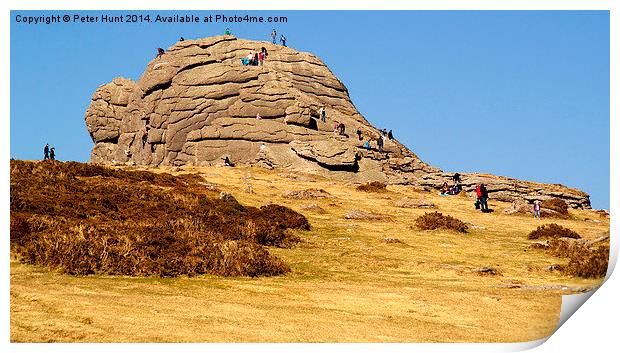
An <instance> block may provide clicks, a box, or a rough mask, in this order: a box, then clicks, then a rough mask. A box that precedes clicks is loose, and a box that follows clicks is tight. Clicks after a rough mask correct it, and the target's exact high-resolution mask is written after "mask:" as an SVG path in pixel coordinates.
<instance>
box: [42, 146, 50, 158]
mask: <svg viewBox="0 0 620 353" xmlns="http://www.w3.org/2000/svg"><path fill="white" fill-rule="evenodd" d="M48 159H50V145H49V143H46V144H45V147H43V160H44V161H46V160H48Z"/></svg>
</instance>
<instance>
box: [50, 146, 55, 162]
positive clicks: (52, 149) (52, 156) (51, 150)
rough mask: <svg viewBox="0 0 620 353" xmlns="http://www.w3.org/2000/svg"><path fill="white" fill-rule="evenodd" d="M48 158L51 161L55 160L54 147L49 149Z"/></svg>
mask: <svg viewBox="0 0 620 353" xmlns="http://www.w3.org/2000/svg"><path fill="white" fill-rule="evenodd" d="M50 160H52V161H55V160H56V149H55V148H54V147H52V148H51V149H50Z"/></svg>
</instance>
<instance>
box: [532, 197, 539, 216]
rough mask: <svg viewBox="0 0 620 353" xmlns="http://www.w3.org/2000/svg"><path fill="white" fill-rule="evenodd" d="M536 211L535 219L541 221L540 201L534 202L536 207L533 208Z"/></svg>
mask: <svg viewBox="0 0 620 353" xmlns="http://www.w3.org/2000/svg"><path fill="white" fill-rule="evenodd" d="M532 209H533V211H534V218H538V219H540V201H538V200H536V201H534V206H533V207H532Z"/></svg>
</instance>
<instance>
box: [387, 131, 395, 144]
mask: <svg viewBox="0 0 620 353" xmlns="http://www.w3.org/2000/svg"><path fill="white" fill-rule="evenodd" d="M387 137H388V138H389V139H390V142H392V140H393V139H394V135H392V130H390V131H388V134H387Z"/></svg>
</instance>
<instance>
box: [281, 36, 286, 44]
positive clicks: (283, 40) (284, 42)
mask: <svg viewBox="0 0 620 353" xmlns="http://www.w3.org/2000/svg"><path fill="white" fill-rule="evenodd" d="M280 43H282V46H283V47H285V46H286V37H285V36H284V34H280Z"/></svg>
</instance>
